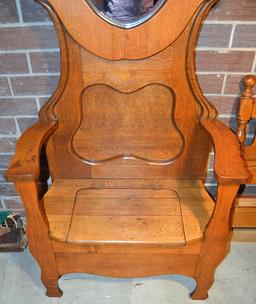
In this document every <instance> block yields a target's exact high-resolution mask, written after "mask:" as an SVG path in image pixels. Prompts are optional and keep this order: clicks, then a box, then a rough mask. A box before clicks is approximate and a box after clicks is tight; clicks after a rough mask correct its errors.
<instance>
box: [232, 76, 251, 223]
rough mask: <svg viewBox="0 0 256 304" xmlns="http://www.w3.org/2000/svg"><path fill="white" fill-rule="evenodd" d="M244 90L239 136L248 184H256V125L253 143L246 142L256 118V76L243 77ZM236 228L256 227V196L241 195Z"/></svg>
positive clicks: (236, 214) (239, 114)
mask: <svg viewBox="0 0 256 304" xmlns="http://www.w3.org/2000/svg"><path fill="white" fill-rule="evenodd" d="M243 84H244V91H243V92H242V95H241V97H240V101H239V106H238V113H237V136H238V138H239V142H240V144H241V146H242V157H243V158H244V160H245V165H246V168H247V170H248V171H249V179H248V180H247V182H246V184H256V139H255V134H256V133H255V132H256V130H255V127H254V128H253V129H254V130H253V131H254V139H253V141H252V143H251V144H249V145H248V144H246V143H245V141H246V134H247V129H248V128H249V125H250V122H252V120H254V119H256V98H255V97H254V95H253V88H254V87H255V86H256V76H253V75H247V76H245V77H244V78H243ZM233 227H235V228H256V196H255V195H254V196H252V195H251V196H245V195H241V196H240V197H238V199H237V204H236V206H235V214H234V223H233Z"/></svg>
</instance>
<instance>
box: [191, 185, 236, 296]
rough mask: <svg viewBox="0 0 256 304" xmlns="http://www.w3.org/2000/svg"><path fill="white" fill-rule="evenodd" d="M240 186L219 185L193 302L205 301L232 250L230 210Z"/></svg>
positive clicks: (197, 273)
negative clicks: (217, 272) (222, 264)
mask: <svg viewBox="0 0 256 304" xmlns="http://www.w3.org/2000/svg"><path fill="white" fill-rule="evenodd" d="M238 187H239V185H232V184H231V185H219V186H218V196H217V202H216V206H215V209H214V213H213V216H212V219H211V221H210V223H209V225H208V227H207V229H206V232H205V239H204V242H203V244H202V248H201V253H200V258H199V261H198V265H197V270H196V274H195V279H196V282H197V286H196V288H195V290H194V291H193V292H192V293H191V295H190V297H191V298H192V299H193V300H204V299H206V298H207V297H208V290H209V289H210V288H211V286H212V284H213V282H214V273H215V270H216V268H217V267H218V265H219V264H220V263H221V261H222V260H223V259H224V258H225V256H226V255H227V253H228V251H229V248H230V242H229V240H230V232H231V221H230V219H231V217H230V209H231V206H232V203H233V201H234V198H235V196H236V193H237V190H238Z"/></svg>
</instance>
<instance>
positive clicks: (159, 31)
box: [40, 0, 216, 178]
mask: <svg viewBox="0 0 256 304" xmlns="http://www.w3.org/2000/svg"><path fill="white" fill-rule="evenodd" d="M40 2H41V3H42V4H43V5H44V6H45V7H46V9H47V10H48V12H49V13H50V15H51V17H52V19H53V21H54V23H55V28H56V30H57V33H58V37H59V41H60V47H61V63H62V66H61V78H60V82H59V86H58V88H57V90H56V92H55V94H54V95H53V96H52V98H51V99H50V100H49V102H48V103H47V104H46V105H45V107H44V108H43V109H42V110H41V112H40V117H41V119H57V120H58V123H59V126H58V129H57V130H56V132H55V133H54V135H53V136H52V137H51V139H50V140H49V142H48V144H47V157H48V161H49V165H50V170H51V174H52V176H53V177H59V178H83V177H106V178H107V177H112V178H113V177H114V178H122V177H148V176H150V177H202V176H203V175H204V173H205V168H206V165H207V159H208V153H209V149H210V143H209V139H208V137H207V136H206V135H205V134H204V132H203V131H202V130H201V129H200V128H199V124H198V121H199V118H200V117H205V118H206V117H209V118H214V117H215V116H216V111H215V109H214V108H213V107H212V106H211V105H210V104H208V102H207V101H206V100H205V98H204V96H203V95H202V92H201V90H200V87H199V85H198V82H197V79H196V76H195V51H194V48H195V45H196V42H197V37H198V32H199V30H200V26H201V23H202V21H203V19H204V18H205V16H206V14H207V12H208V11H209V9H210V8H211V6H212V5H213V4H214V3H215V2H216V0H211V1H204V0H193V1H189V3H188V1H186V0H182V1H181V0H167V1H166V3H165V4H164V5H163V6H162V7H161V8H160V9H159V10H158V11H157V12H156V14H155V15H154V16H153V17H152V18H150V19H149V20H147V21H145V22H144V23H142V24H139V25H138V26H136V27H133V28H129V29H124V28H119V27H117V26H114V25H112V24H110V23H108V22H107V21H106V20H103V19H102V18H101V17H100V16H98V15H97V14H96V13H95V12H94V11H93V10H92V8H90V6H89V5H88V4H87V2H86V1H85V0H77V1H68V0H49V3H50V4H51V5H49V4H48V3H46V2H45V1H43V0H40Z"/></svg>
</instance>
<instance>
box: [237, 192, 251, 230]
mask: <svg viewBox="0 0 256 304" xmlns="http://www.w3.org/2000/svg"><path fill="white" fill-rule="evenodd" d="M233 228H256V197H252V196H251V197H240V198H238V199H237V202H236V205H235V211H234V220H233Z"/></svg>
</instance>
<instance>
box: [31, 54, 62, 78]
mask: <svg viewBox="0 0 256 304" xmlns="http://www.w3.org/2000/svg"><path fill="white" fill-rule="evenodd" d="M30 59H31V65H32V70H33V72H34V73H49V72H51V73H58V72H59V71H60V53H59V52H40V53H30Z"/></svg>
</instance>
